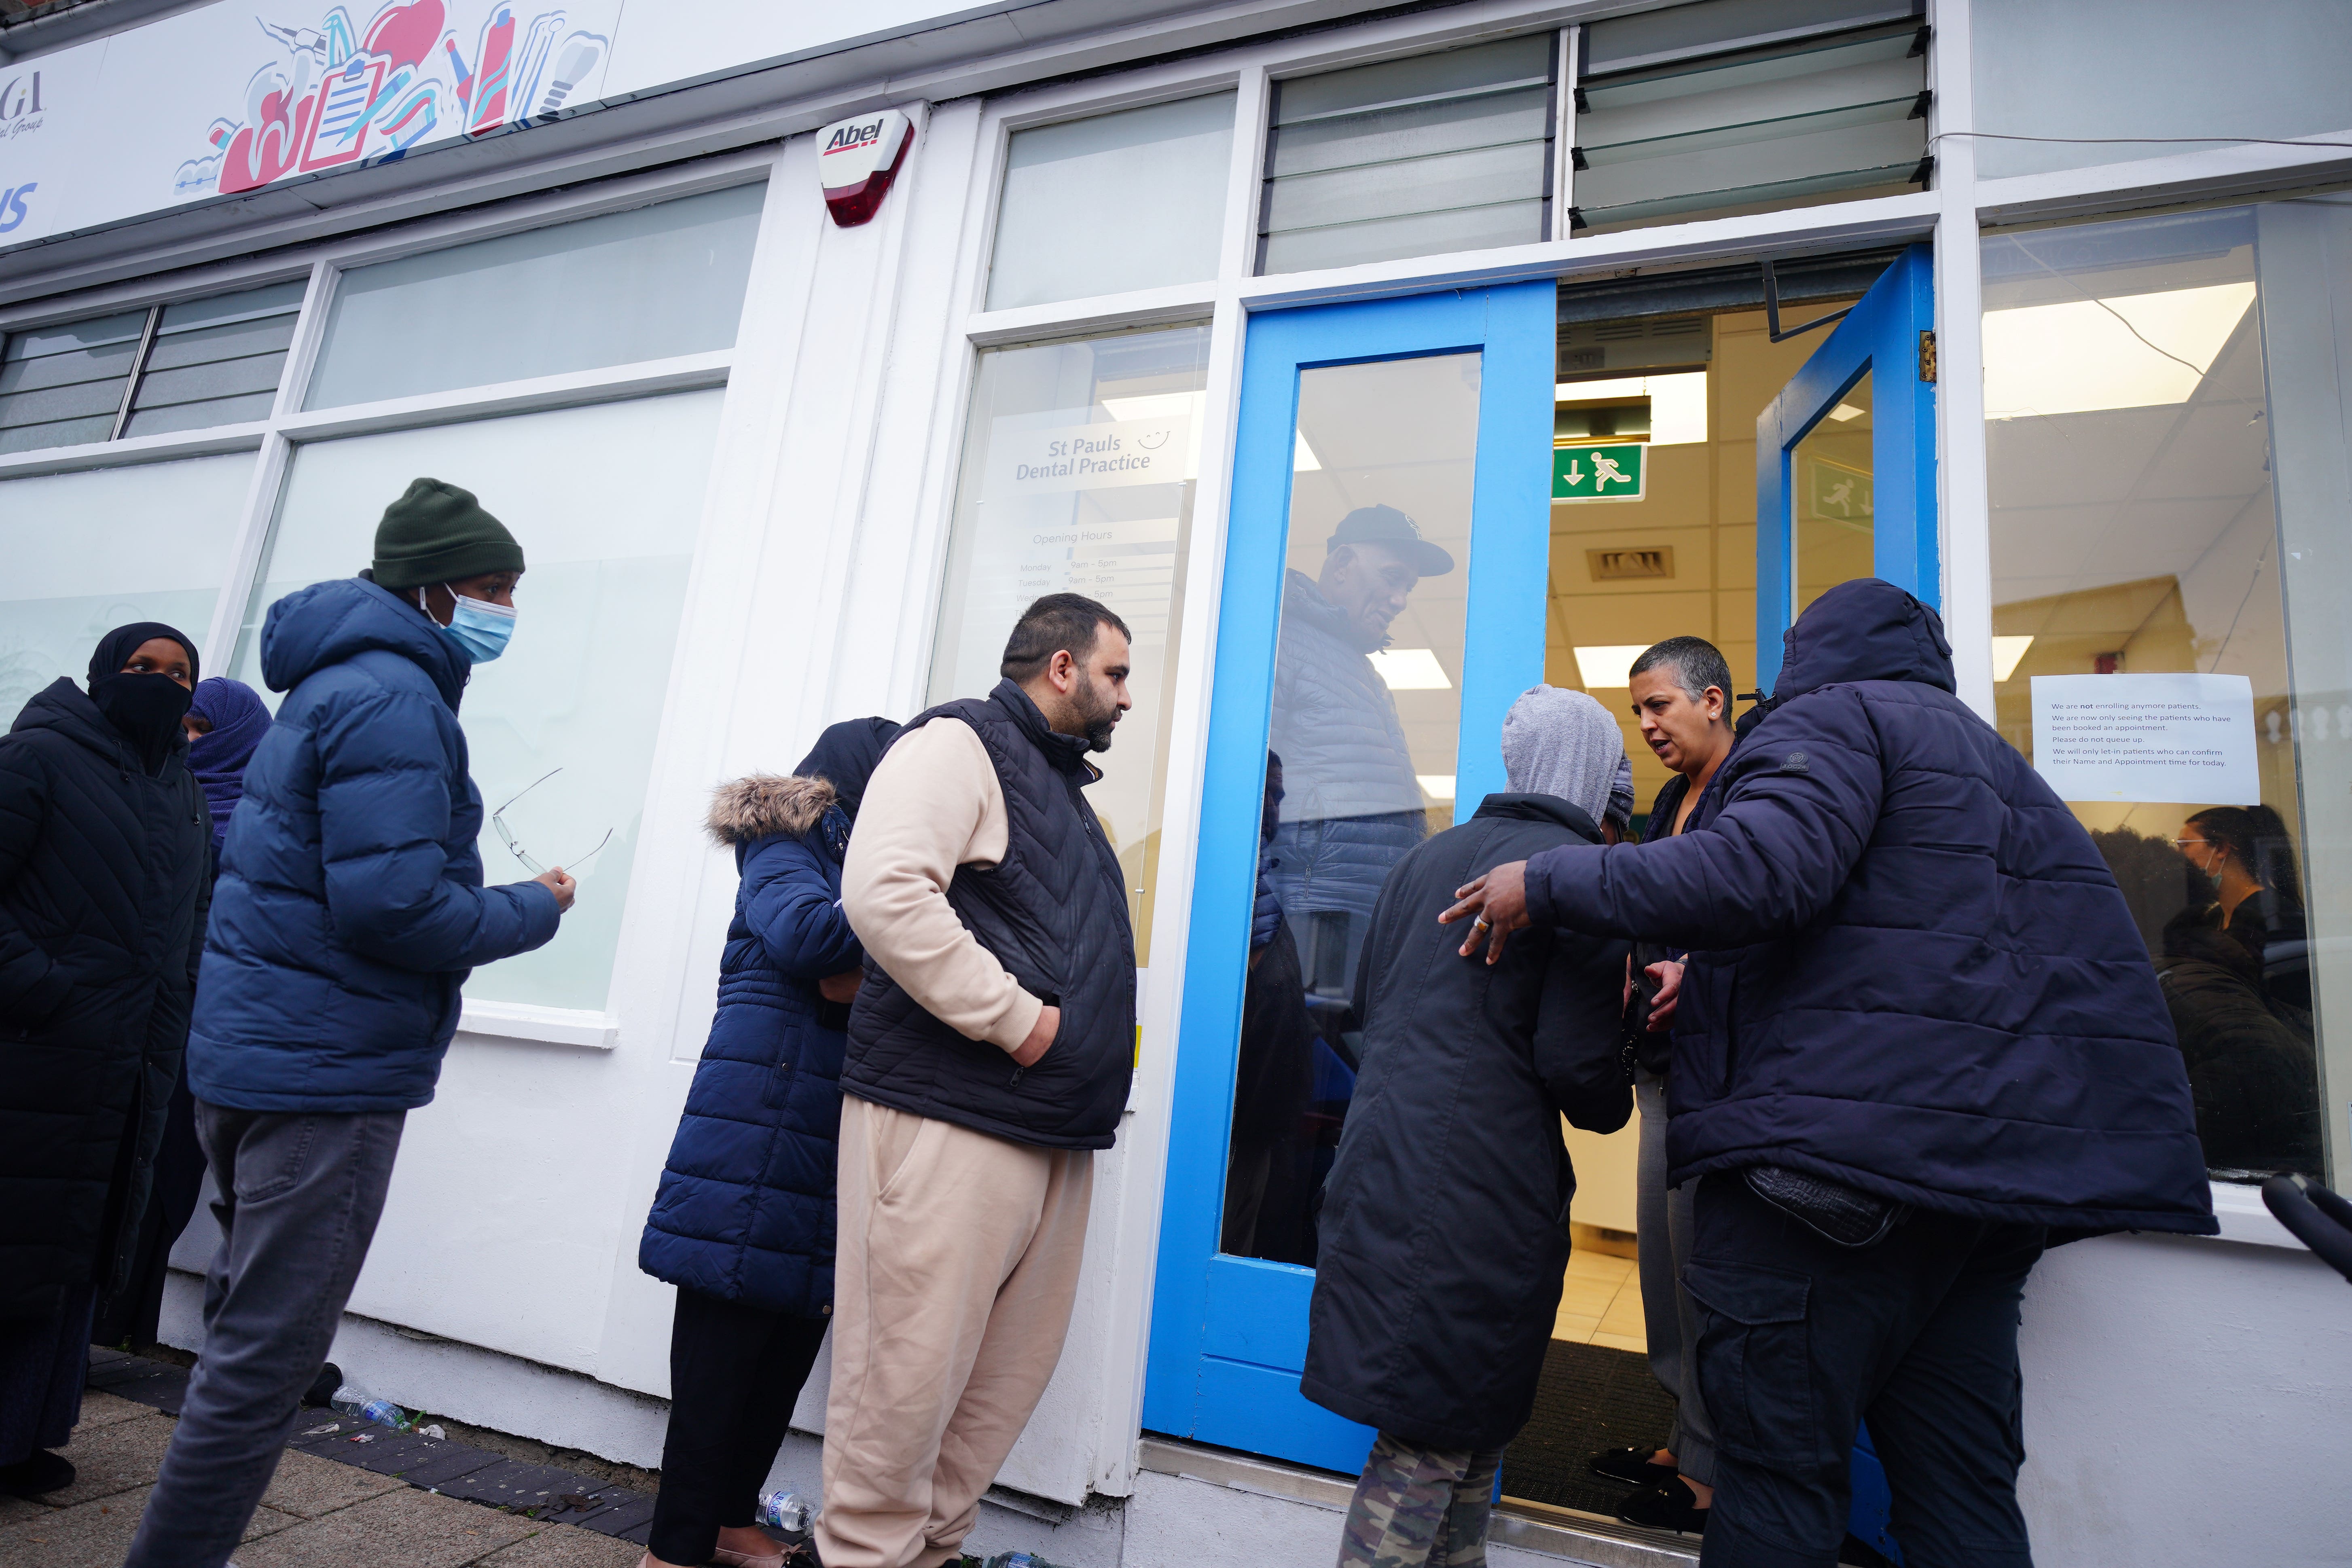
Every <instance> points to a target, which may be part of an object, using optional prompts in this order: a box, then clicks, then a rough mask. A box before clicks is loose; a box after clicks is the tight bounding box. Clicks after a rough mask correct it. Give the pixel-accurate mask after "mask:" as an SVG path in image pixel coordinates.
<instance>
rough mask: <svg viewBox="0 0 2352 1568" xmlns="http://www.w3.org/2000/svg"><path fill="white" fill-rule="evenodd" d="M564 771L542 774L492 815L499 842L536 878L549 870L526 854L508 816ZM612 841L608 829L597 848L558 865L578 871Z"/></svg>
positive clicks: (610, 830)
mask: <svg viewBox="0 0 2352 1568" xmlns="http://www.w3.org/2000/svg"><path fill="white" fill-rule="evenodd" d="M562 771H563V770H562V768H551V769H549V770H548V771H547V772H546V773H541V774H540V776H539V777H537V778H535V779H533V780H531V781H530V783H529V784H525V785H523V786H522V788H520V789H519V790H517V791H516V792H515V794H514V798H513V799H512V800H509V801H508V802H507V803H506V805H502V806H500V807H499V808H498V810H496V811H494V812H492V813H490V826H492V827H495V828H497V829H498V832H499V842H501V843H503V844H504V845H505V846H506V847H507V853H509V855H512V856H513V857H514V858H516V859H518V860H520V861H521V862H522V865H523V869H524V870H526V871H529V872H530V874H531V875H532V876H534V877H544V876H546V875H547V868H546V867H544V866H542V865H541V864H540V863H539V862H538V861H536V860H534V859H532V858H530V855H529V854H527V853H525V852H524V849H523V847H522V844H521V842H520V840H518V839H517V838H516V837H515V836H514V831H513V830H512V829H511V828H509V827H508V826H507V824H506V814H507V813H508V812H509V811H512V810H513V809H514V804H515V801H518V800H520V799H521V798H522V797H523V796H524V795H529V794H530V792H531V791H533V790H535V789H537V788H538V787H539V786H540V785H541V784H545V783H546V782H547V781H548V780H550V779H551V778H553V777H554V776H555V775H556V774H557V773H562ZM612 841H613V830H612V829H611V828H609V827H608V828H606V829H604V837H602V838H599V839H598V840H596V847H595V848H593V849H591V850H589V851H588V853H587V854H585V855H582V856H579V857H577V858H573V859H570V860H558V861H557V862H556V864H557V865H559V866H562V867H563V868H566V869H567V870H572V869H577V868H579V867H582V866H584V865H586V864H587V863H588V862H589V861H590V860H593V859H594V858H596V854H597V851H598V850H601V849H603V848H604V846H605V845H607V844H610V843H611V842H612Z"/></svg>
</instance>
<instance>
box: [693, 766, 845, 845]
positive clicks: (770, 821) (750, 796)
mask: <svg viewBox="0 0 2352 1568" xmlns="http://www.w3.org/2000/svg"><path fill="white" fill-rule="evenodd" d="M834 802H835V794H834V788H833V785H832V784H829V783H827V782H826V781H825V780H824V779H819V778H803V777H800V776H799V775H797V774H784V773H753V774H752V775H751V777H749V778H740V779H737V780H735V781H734V782H733V783H732V784H720V785H719V787H718V788H717V789H715V790H713V791H711V792H710V816H709V818H708V819H706V821H705V822H704V824H703V826H705V827H706V828H707V829H709V834H710V837H711V838H712V840H713V841H715V842H716V843H718V844H719V845H720V846H722V847H730V846H734V845H739V844H750V843H751V842H753V841H755V840H757V839H761V838H765V837H769V836H770V835H772V834H777V833H790V834H793V835H794V836H795V837H797V836H799V835H801V834H804V833H807V832H809V831H810V830H811V829H813V828H814V827H815V826H816V825H817V824H818V823H820V822H823V821H824V814H825V813H826V812H828V811H830V810H832V809H833V805H834Z"/></svg>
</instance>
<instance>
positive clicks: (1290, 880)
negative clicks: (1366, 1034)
mask: <svg viewBox="0 0 2352 1568" xmlns="http://www.w3.org/2000/svg"><path fill="white" fill-rule="evenodd" d="M1324 549H1325V554H1324V557H1323V570H1322V571H1321V573H1320V574H1318V575H1316V576H1314V577H1309V576H1307V574H1305V573H1304V572H1298V571H1293V572H1292V573H1290V574H1289V577H1288V580H1287V582H1286V584H1285V586H1284V590H1283V599H1282V644H1281V649H1280V653H1279V656H1278V657H1277V658H1276V661H1275V670H1274V721H1273V727H1272V734H1271V736H1270V738H1269V741H1268V744H1269V745H1270V746H1271V747H1272V749H1273V750H1274V751H1276V752H1279V753H1280V754H1281V756H1282V759H1283V792H1284V794H1283V801H1282V821H1281V824H1280V826H1278V827H1277V828H1276V831H1275V838H1274V847H1273V850H1272V854H1271V862H1272V863H1271V866H1270V868H1269V876H1268V879H1269V880H1270V881H1271V882H1272V883H1273V885H1274V890H1275V896H1276V898H1277V899H1279V900H1281V903H1282V910H1283V913H1284V915H1285V916H1286V918H1287V919H1288V920H1289V921H1290V924H1291V927H1292V929H1293V931H1296V932H1297V935H1298V938H1299V943H1300V946H1301V947H1302V949H1303V950H1304V951H1303V952H1302V953H1301V955H1300V956H1301V959H1302V962H1303V963H1304V966H1305V969H1306V974H1307V1005H1308V1006H1309V1008H1310V1009H1314V1008H1316V1007H1317V1006H1318V1003H1319V1004H1320V1005H1322V1008H1323V1010H1324V1011H1325V1012H1327V1013H1329V1012H1333V1011H1336V1010H1337V1009H1339V1008H1343V1007H1345V1006H1346V1005H1347V999H1348V998H1349V997H1350V996H1352V995H1353V994H1355V967H1356V954H1357V952H1358V951H1359V950H1360V948H1361V947H1362V945H1363V941H1364V931H1365V928H1366V925H1367V922H1369V921H1370V918H1371V912H1372V902H1373V900H1376V899H1377V898H1379V897H1380V891H1381V883H1382V882H1384V881H1386V880H1387V879H1388V873H1389V868H1390V867H1391V866H1393V865H1395V864H1396V863H1397V861H1399V860H1400V859H1402V858H1403V857H1404V853H1405V851H1407V850H1408V849H1411V848H1412V847H1413V846H1414V845H1416V844H1419V843H1420V842H1421V841H1422V839H1423V837H1425V836H1426V833H1427V823H1426V818H1425V815H1424V805H1425V802H1424V797H1423V795H1422V792H1421V783H1420V781H1419V780H1418V779H1417V778H1415V777H1414V776H1413V766H1412V750H1411V749H1410V748H1409V747H1408V746H1407V745H1406V743H1405V734H1404V725H1403V723H1402V721H1400V720H1399V719H1398V717H1397V708H1396V700H1395V699H1394V698H1393V697H1391V695H1390V694H1389V688H1388V683H1387V682H1386V681H1385V680H1383V679H1381V673H1380V671H1379V670H1378V669H1377V668H1374V667H1373V664H1372V661H1371V658H1370V655H1371V654H1373V653H1376V652H1378V651H1379V650H1380V649H1381V648H1384V647H1387V646H1388V642H1389V624H1390V623H1391V622H1392V621H1394V620H1395V619H1396V618H1397V616H1400V615H1402V613H1403V611H1404V607H1405V604H1406V602H1407V601H1408V600H1409V599H1410V598H1411V597H1412V591H1413V588H1414V586H1415V585H1416V584H1419V583H1420V581H1421V580H1422V579H1423V577H1435V576H1442V575H1444V574H1446V573H1449V572H1451V571H1453V570H1454V557H1453V556H1452V555H1450V554H1448V553H1447V552H1445V551H1444V550H1443V549H1441V548H1440V547H1439V546H1437V545H1435V544H1433V543H1431V542H1429V541H1428V540H1426V539H1423V537H1422V536H1421V530H1420V528H1419V526H1417V525H1416V524H1415V523H1414V521H1413V520H1412V518H1410V517H1407V516H1406V515H1405V514H1404V513H1403V512H1401V511H1399V510H1397V509H1396V508H1394V507H1392V506H1364V507H1358V508H1357V509H1356V510H1353V511H1351V512H1349V514H1348V515H1347V516H1345V517H1343V518H1341V519H1340V520H1339V527H1338V528H1336V529H1334V530H1333V531H1332V532H1331V537H1330V538H1329V540H1328V541H1327V542H1326V543H1325V546H1324ZM1337 1032H1338V1031H1336V1030H1329V1031H1327V1033H1328V1034H1330V1035H1332V1036H1333V1037H1336V1035H1337Z"/></svg>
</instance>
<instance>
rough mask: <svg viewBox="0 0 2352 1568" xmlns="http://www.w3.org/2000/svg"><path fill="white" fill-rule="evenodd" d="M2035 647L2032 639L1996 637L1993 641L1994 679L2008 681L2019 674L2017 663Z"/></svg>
mask: <svg viewBox="0 0 2352 1568" xmlns="http://www.w3.org/2000/svg"><path fill="white" fill-rule="evenodd" d="M2032 646H2033V639H2032V637H1995V638H1993V639H1992V678H1993V679H1994V680H1996V681H2002V680H2007V679H2009V678H2010V677H2011V676H2012V675H2015V674H2016V673H2017V661H2018V660H2019V659H2021V658H2024V657H2025V650H2026V649H2027V648H2030V647H2032Z"/></svg>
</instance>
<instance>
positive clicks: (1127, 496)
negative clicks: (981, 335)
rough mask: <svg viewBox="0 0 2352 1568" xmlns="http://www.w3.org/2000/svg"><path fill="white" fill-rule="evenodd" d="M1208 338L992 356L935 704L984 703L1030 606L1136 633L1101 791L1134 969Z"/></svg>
mask: <svg viewBox="0 0 2352 1568" xmlns="http://www.w3.org/2000/svg"><path fill="white" fill-rule="evenodd" d="M1208 366H1209V329H1208V328H1207V327H1204V326H1202V327H1179V328H1176V329H1174V330H1172V331H1152V332H1135V333H1129V334H1125V335H1121V336H1117V337H1108V338H1096V339H1091V340H1088V341H1087V342H1065V343H1048V344H1043V345H1039V346H1036V347H1032V348H1013V349H993V350H991V351H989V352H988V353H983V354H982V355H981V359H980V374H979V379H978V383H977V385H976V387H975V390H974V392H973V395H972V403H971V420H970V423H969V424H968V425H967V426H966V427H965V431H964V446H963V453H964V457H963V473H962V476H961V480H960V483H959V485H958V489H957V493H956V510H955V524H954V534H953V539H952V542H951V543H950V547H949V554H948V572H947V584H948V587H947V595H946V600H945V603H944V604H943V605H942V606H941V609H940V635H939V642H938V650H937V652H936V653H935V655H934V656H933V658H932V662H931V687H930V696H931V700H932V701H934V702H944V701H947V700H950V699H951V698H956V697H979V696H984V695H986V694H987V693H988V691H989V690H990V689H992V688H993V687H994V686H995V685H996V682H997V679H998V675H997V666H998V664H999V662H1000V661H1001V660H1002V658H1003V654H1004V639H1005V637H1007V636H1008V635H1010V633H1011V632H1012V630H1013V622H1014V621H1016V620H1018V619H1019V618H1020V616H1021V612H1022V610H1023V609H1024V608H1026V607H1027V605H1029V603H1030V601H1032V600H1033V599H1035V598H1037V597H1038V596H1039V595H1045V594H1061V593H1074V594H1084V595H1087V597H1089V598H1092V599H1097V600H1099V601H1101V602H1102V603H1103V604H1105V605H1108V606H1109V607H1110V608H1111V610H1112V611H1114V612H1115V613H1116V614H1117V615H1118V617H1119V618H1120V619H1121V620H1123V621H1125V622H1126V623H1127V625H1128V628H1129V631H1131V632H1132V633H1134V670H1135V673H1134V674H1133V676H1132V677H1130V678H1129V690H1130V692H1131V693H1132V694H1133V697H1134V700H1135V707H1134V710H1132V711H1131V712H1129V714H1128V716H1127V717H1126V719H1125V720H1124V721H1121V722H1120V724H1119V726H1118V736H1117V739H1116V741H1115V742H1114V743H1113V745H1112V746H1111V749H1110V750H1109V751H1108V752H1104V753H1102V754H1101V755H1099V756H1097V758H1096V759H1095V761H1096V763H1097V764H1098V765H1099V766H1100V767H1101V768H1102V770H1103V777H1102V781H1101V782H1100V783H1098V784H1095V785H1094V786H1093V787H1092V788H1090V789H1089V790H1087V798H1088V800H1090V801H1091V802H1092V803H1093V805H1094V808H1095V811H1096V814H1097V816H1100V817H1101V819H1102V822H1103V826H1104V829H1105V830H1106V831H1107V832H1108V834H1109V836H1110V842H1111V846H1112V847H1113V848H1115V849H1116V850H1117V851H1118V858H1119V863H1120V865H1121V866H1123V867H1124V868H1126V874H1127V886H1128V898H1129V913H1130V914H1131V915H1132V916H1133V918H1134V921H1135V950H1136V962H1137V963H1150V954H1151V929H1152V917H1153V915H1154V912H1155V900H1154V891H1155V888H1156V885H1157V879H1158V873H1159V863H1160V815H1161V806H1162V801H1163V797H1164V795H1165V791H1166V784H1167V780H1166V772H1167V769H1166V758H1167V752H1168V726H1169V721H1170V717H1171V715H1170V710H1169V705H1168V693H1169V692H1170V691H1171V689H1173V688H1174V685H1175V667H1176V659H1177V657H1178V655H1179V653H1180V651H1181V650H1180V649H1179V647H1178V646H1177V629H1178V625H1179V622H1180V621H1181V618H1182V615H1183V591H1184V560H1185V551H1186V548H1187V546H1188V544H1189V542H1190V541H1191V538H1192V507H1193V503H1194V499H1195V497H1194V492H1195V491H1196V490H1197V489H1198V488H1199V476H1200V468H1201V438H1202V423H1203V418H1204V415H1205V411H1206V406H1207V392H1206V389H1207V386H1208Z"/></svg>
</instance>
